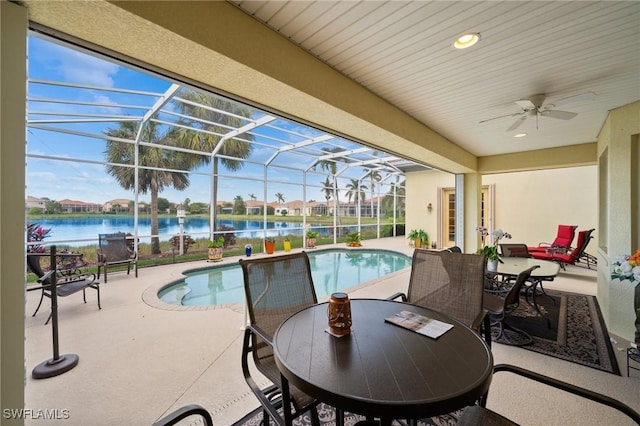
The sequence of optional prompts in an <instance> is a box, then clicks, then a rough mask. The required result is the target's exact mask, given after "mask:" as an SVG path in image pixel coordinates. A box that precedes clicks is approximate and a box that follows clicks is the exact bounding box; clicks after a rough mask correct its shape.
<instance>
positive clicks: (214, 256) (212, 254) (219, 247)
mask: <svg viewBox="0 0 640 426" xmlns="http://www.w3.org/2000/svg"><path fill="white" fill-rule="evenodd" d="M208 247H209V254H208V260H210V261H212V262H219V261H221V260H222V253H223V250H224V237H223V236H219V237H218V238H216V239H215V240H209V244H208Z"/></svg>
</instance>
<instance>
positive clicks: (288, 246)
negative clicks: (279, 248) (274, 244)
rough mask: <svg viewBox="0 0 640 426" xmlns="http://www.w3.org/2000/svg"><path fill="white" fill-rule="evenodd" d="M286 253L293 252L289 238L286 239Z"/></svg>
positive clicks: (284, 243)
mask: <svg viewBox="0 0 640 426" xmlns="http://www.w3.org/2000/svg"><path fill="white" fill-rule="evenodd" d="M283 245H284V251H286V252H290V251H291V241H290V240H289V237H284V242H283Z"/></svg>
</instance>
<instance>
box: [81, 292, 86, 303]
mask: <svg viewBox="0 0 640 426" xmlns="http://www.w3.org/2000/svg"><path fill="white" fill-rule="evenodd" d="M82 300H84V303H87V293H86V292H85V291H84V288H83V289H82Z"/></svg>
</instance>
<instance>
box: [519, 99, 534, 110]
mask: <svg viewBox="0 0 640 426" xmlns="http://www.w3.org/2000/svg"><path fill="white" fill-rule="evenodd" d="M516 104H518V105H519V106H520V108H522V109H524V110H527V109H533V108H536V106H535V104H534V103H533V102H531V100H529V99H520V100H517V101H516Z"/></svg>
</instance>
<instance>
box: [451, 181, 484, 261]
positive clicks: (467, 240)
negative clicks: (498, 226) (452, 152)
mask: <svg viewBox="0 0 640 426" xmlns="http://www.w3.org/2000/svg"><path fill="white" fill-rule="evenodd" d="M481 191H482V175H480V174H478V173H465V174H458V175H456V245H457V246H458V247H460V248H461V249H462V251H463V252H464V253H475V251H476V250H477V249H478V247H479V246H480V236H479V234H478V233H477V232H476V227H477V226H478V225H479V224H480V211H481V210H480V202H481V197H482V194H481Z"/></svg>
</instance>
